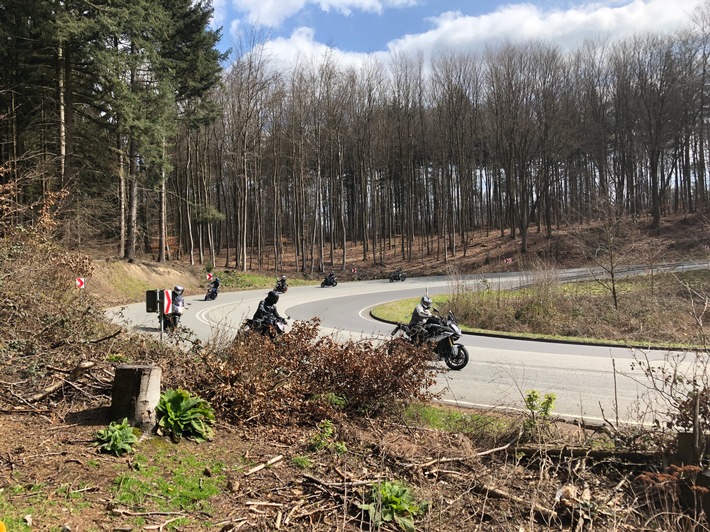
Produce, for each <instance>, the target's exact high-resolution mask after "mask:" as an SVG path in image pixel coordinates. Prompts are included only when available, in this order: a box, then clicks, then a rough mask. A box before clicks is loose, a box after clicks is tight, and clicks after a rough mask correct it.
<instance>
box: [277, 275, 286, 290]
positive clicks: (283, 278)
mask: <svg viewBox="0 0 710 532" xmlns="http://www.w3.org/2000/svg"><path fill="white" fill-rule="evenodd" d="M276 290H278V291H279V292H285V291H286V276H285V275H282V276H281V278H280V279H279V280H278V281H276Z"/></svg>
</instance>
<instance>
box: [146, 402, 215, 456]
mask: <svg viewBox="0 0 710 532" xmlns="http://www.w3.org/2000/svg"><path fill="white" fill-rule="evenodd" d="M156 411H157V413H158V427H159V431H160V432H161V433H163V434H167V435H168V436H170V438H171V439H172V440H173V441H174V442H178V441H180V439H181V438H183V437H187V438H191V439H193V440H194V441H196V442H198V443H200V442H203V441H206V440H210V439H212V428H211V426H210V425H212V424H213V423H214V419H215V417H214V410H213V409H212V407H211V406H210V404H209V403H208V402H207V401H205V400H204V399H201V398H199V397H197V396H193V395H192V394H191V393H190V392H187V391H185V390H167V391H166V392H165V393H164V394H162V395H161V396H160V400H159V401H158V406H157V407H156Z"/></svg>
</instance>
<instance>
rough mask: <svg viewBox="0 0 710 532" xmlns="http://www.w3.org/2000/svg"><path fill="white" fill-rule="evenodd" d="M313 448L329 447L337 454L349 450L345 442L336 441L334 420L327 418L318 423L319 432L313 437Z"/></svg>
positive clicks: (319, 449)
mask: <svg viewBox="0 0 710 532" xmlns="http://www.w3.org/2000/svg"><path fill="white" fill-rule="evenodd" d="M310 443H311V448H312V449H314V450H316V451H321V450H323V449H328V450H329V451H332V452H334V453H335V454H345V453H346V452H347V450H348V448H347V447H346V445H345V443H343V442H338V441H335V427H334V426H333V422H332V421H330V420H328V419H325V420H323V421H321V422H320V424H319V425H318V432H316V433H315V434H314V435H313V437H312V438H311V442H310Z"/></svg>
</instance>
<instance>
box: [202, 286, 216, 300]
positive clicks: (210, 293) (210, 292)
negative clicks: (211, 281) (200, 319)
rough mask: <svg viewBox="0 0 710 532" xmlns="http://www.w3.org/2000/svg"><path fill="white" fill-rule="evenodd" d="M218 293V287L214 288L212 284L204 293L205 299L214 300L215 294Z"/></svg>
mask: <svg viewBox="0 0 710 532" xmlns="http://www.w3.org/2000/svg"><path fill="white" fill-rule="evenodd" d="M218 293H219V289H217V288H215V287H214V286H210V287H209V288H208V289H207V293H206V294H205V301H214V300H215V299H217V294H218Z"/></svg>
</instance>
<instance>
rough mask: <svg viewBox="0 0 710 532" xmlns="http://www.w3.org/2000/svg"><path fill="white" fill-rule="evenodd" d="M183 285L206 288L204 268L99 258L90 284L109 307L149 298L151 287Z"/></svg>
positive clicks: (191, 289)
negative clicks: (147, 293)
mask: <svg viewBox="0 0 710 532" xmlns="http://www.w3.org/2000/svg"><path fill="white" fill-rule="evenodd" d="M175 285H182V286H184V287H185V291H186V293H188V294H191V293H198V292H202V291H203V290H205V289H206V286H207V282H206V273H205V271H204V269H201V268H199V267H192V266H189V265H187V266H186V265H184V264H182V263H174V264H172V263H168V264H165V265H163V264H158V263H155V262H132V263H129V262H126V261H120V260H97V261H95V262H94V272H93V274H92V275H91V277H90V278H89V279H87V283H86V287H87V290H89V291H90V292H91V293H93V294H96V295H97V296H99V297H100V300H101V301H102V302H105V306H106V307H112V306H118V305H124V304H127V303H135V302H137V301H143V300H145V292H146V291H147V290H156V289H167V288H172V287H173V286H175Z"/></svg>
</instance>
